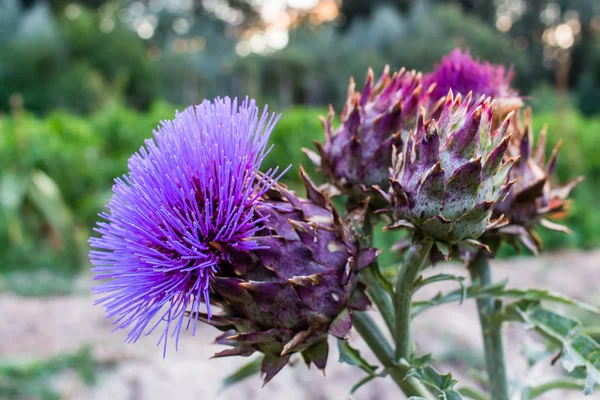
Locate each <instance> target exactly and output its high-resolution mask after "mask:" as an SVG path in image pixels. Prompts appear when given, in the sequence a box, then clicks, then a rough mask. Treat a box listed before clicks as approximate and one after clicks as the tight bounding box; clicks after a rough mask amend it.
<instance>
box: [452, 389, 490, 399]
mask: <svg viewBox="0 0 600 400" xmlns="http://www.w3.org/2000/svg"><path fill="white" fill-rule="evenodd" d="M458 393H460V394H461V395H462V396H463V397H466V398H467V399H473V400H490V398H489V396H488V395H487V394H485V393H483V392H481V391H479V390H477V389H474V388H469V387H461V388H459V389H458Z"/></svg>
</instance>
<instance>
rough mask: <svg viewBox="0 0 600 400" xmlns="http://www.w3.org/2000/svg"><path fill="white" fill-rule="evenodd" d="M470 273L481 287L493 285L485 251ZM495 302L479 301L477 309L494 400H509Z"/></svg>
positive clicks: (490, 300) (472, 266)
mask: <svg viewBox="0 0 600 400" xmlns="http://www.w3.org/2000/svg"><path fill="white" fill-rule="evenodd" d="M469 272H470V274H471V278H472V279H473V280H479V282H480V284H481V287H485V286H488V285H491V284H492V271H491V268H490V264H489V261H488V259H487V256H486V254H485V253H484V252H483V251H480V252H479V253H478V254H477V256H476V257H475V259H474V260H473V261H471V262H470V263H469ZM495 301H496V300H495V299H494V298H485V299H477V309H478V310H479V321H480V323H481V330H482V331H483V344H484V351H485V362H486V367H487V373H488V378H489V386H490V392H491V396H492V400H509V392H508V380H507V378H506V363H505V360H504V344H503V342H502V325H501V323H498V322H494V321H493V320H492V316H493V314H494V309H495Z"/></svg>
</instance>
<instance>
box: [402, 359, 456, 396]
mask: <svg viewBox="0 0 600 400" xmlns="http://www.w3.org/2000/svg"><path fill="white" fill-rule="evenodd" d="M408 376H410V377H414V378H416V379H418V380H419V381H421V382H422V383H423V384H424V385H426V386H428V387H430V388H432V389H433V390H434V391H435V393H436V394H437V398H438V399H439V400H460V399H462V396H461V395H460V393H458V392H457V391H456V390H454V389H453V388H454V386H455V385H456V383H457V381H456V380H455V379H454V378H452V374H450V373H448V374H446V375H441V374H440V373H439V372H437V371H436V370H435V368H433V367H432V366H431V365H424V366H419V367H415V368H413V369H411V370H410V371H409V372H408Z"/></svg>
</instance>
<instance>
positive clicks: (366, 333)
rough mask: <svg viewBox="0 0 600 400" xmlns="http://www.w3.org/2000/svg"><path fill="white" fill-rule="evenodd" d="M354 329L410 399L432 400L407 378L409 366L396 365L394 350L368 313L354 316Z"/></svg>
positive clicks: (422, 389)
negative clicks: (423, 399) (413, 397)
mask: <svg viewBox="0 0 600 400" xmlns="http://www.w3.org/2000/svg"><path fill="white" fill-rule="evenodd" d="M352 322H353V325H354V328H355V329H356V330H357V331H358V333H359V334H360V336H361V337H362V338H363V339H364V341H365V342H366V343H367V345H368V346H369V348H370V349H371V351H372V352H373V353H374V354H375V356H376V357H377V359H378V360H379V362H381V364H382V365H383V366H384V368H385V369H386V371H388V373H389V374H390V377H391V378H392V379H393V380H394V382H395V383H396V384H397V385H398V387H400V389H401V390H402V391H403V392H404V394H405V395H406V396H408V397H411V396H417V397H423V398H425V399H431V398H432V396H431V394H430V393H429V392H428V391H427V389H426V388H425V387H424V386H423V385H422V384H421V383H420V382H419V381H417V380H416V379H414V378H407V376H406V374H407V373H408V370H409V369H410V368H409V367H408V366H404V365H400V364H397V363H394V358H393V357H394V350H393V349H392V346H391V345H390V344H389V342H388V340H387V339H386V337H385V336H384V335H383V333H382V332H381V330H380V329H379V327H378V326H377V324H376V323H375V321H373V319H372V318H371V317H370V316H369V315H368V314H367V313H366V312H355V313H353V314H352Z"/></svg>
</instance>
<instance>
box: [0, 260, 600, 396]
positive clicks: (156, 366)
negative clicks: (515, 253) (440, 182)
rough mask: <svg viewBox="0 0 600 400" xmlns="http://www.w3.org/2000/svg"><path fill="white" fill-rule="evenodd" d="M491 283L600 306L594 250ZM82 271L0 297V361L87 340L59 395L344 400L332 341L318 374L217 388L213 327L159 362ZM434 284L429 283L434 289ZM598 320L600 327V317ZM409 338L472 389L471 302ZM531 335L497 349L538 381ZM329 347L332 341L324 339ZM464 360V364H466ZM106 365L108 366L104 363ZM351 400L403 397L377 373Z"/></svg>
mask: <svg viewBox="0 0 600 400" xmlns="http://www.w3.org/2000/svg"><path fill="white" fill-rule="evenodd" d="M441 272H445V273H464V272H465V271H464V269H463V268H462V266H460V265H450V264H446V265H443V266H438V267H436V268H435V269H433V270H431V271H430V272H429V273H430V274H431V273H441ZM494 272H495V279H496V280H498V279H504V278H510V286H514V287H523V288H526V287H542V288H547V289H553V290H556V291H560V292H562V293H564V294H567V295H570V296H573V297H575V298H578V299H581V300H585V301H587V302H589V303H591V304H594V305H600V290H598V288H599V287H600V251H595V252H569V253H560V254H548V255H545V256H543V257H539V258H521V259H512V260H509V261H497V262H495V270H494ZM89 280H90V277H89V276H84V277H82V278H81V282H80V285H79V286H80V289H81V290H80V291H81V293H82V294H81V295H73V296H67V297H49V298H22V297H18V296H15V295H12V294H6V293H5V294H0V310H1V315H2V321H3V322H2V323H1V324H0V357H1V358H4V359H7V358H8V359H23V358H40V357H49V356H53V355H57V354H61V353H64V352H73V351H76V350H77V349H79V348H81V346H84V345H91V346H92V348H93V351H94V356H95V358H96V359H97V360H99V361H100V362H101V363H102V364H103V365H107V367H106V368H102V369H101V372H100V374H99V378H98V381H97V383H96V384H95V385H94V386H92V387H86V386H85V385H84V384H83V383H81V382H80V381H79V379H78V378H77V377H76V376H75V375H74V374H69V373H67V374H63V375H61V376H59V377H58V378H57V379H56V380H55V387H56V388H57V390H58V391H59V392H60V393H62V394H63V398H64V399H86V400H87V399H91V400H105V399H109V400H146V399H148V400H154V399H157V400H158V399H167V398H177V399H218V400H237V399H248V400H258V399H265V400H266V399H285V400H338V399H348V398H349V396H348V392H349V389H350V388H351V387H352V386H353V385H354V384H355V383H356V382H357V381H358V380H359V379H360V378H361V377H363V376H364V375H363V373H362V372H361V371H360V370H358V369H357V368H353V367H350V366H348V365H346V364H339V363H338V362H337V358H338V355H337V348H336V346H335V345H333V346H332V350H331V352H330V356H329V365H328V367H327V377H323V375H322V374H321V373H320V372H319V371H318V370H315V369H313V370H307V369H306V367H305V365H304V364H303V363H301V362H298V363H297V364H296V365H294V366H293V367H286V368H284V370H283V371H282V372H281V373H280V374H279V375H278V376H276V377H275V379H274V380H273V381H272V382H271V383H269V384H268V385H267V386H266V387H265V388H261V384H260V380H259V379H258V377H253V378H250V379H248V380H246V381H244V382H243V383H239V384H237V385H235V386H232V387H230V388H228V389H226V390H224V391H221V390H220V386H221V381H222V379H223V378H224V377H226V376H227V375H229V374H230V373H231V372H232V371H234V370H235V369H236V368H237V367H239V366H240V365H241V364H240V361H245V360H240V359H237V358H228V359H218V360H209V357H210V356H211V355H212V354H214V353H215V352H216V351H218V350H220V348H219V346H217V345H214V344H212V339H213V338H214V336H216V334H217V331H216V330H214V329H212V328H211V327H207V326H202V327H201V328H200V329H198V331H197V333H196V336H191V335H190V334H188V333H186V334H183V335H182V338H181V341H180V348H179V352H175V351H174V349H170V351H169V352H168V354H167V358H166V359H163V358H162V348H157V347H156V346H155V344H156V340H157V339H158V337H157V336H150V337H143V338H142V339H140V341H138V343H136V344H133V345H132V344H125V343H123V339H124V334H123V332H116V333H111V324H110V322H109V321H106V320H104V316H103V310H102V309H101V308H100V307H92V301H93V299H92V297H91V295H88V294H86V293H89V291H88V287H89V286H90V283H89ZM434 286H435V287H434ZM455 287H456V284H455V283H454V284H453V283H448V284H438V285H431V286H429V287H426V288H425V289H423V291H422V292H419V293H418V297H420V298H427V297H429V296H431V295H433V294H435V293H437V291H439V290H451V289H454V288H455ZM598 323H600V318H599V321H598ZM414 334H415V337H416V340H417V343H418V346H419V351H420V352H421V353H422V354H425V353H429V352H432V353H433V354H434V355H435V356H436V358H437V359H438V360H440V362H438V364H437V366H438V369H439V370H440V372H444V373H445V372H448V370H450V369H452V371H453V374H454V375H455V377H456V378H457V379H459V381H460V383H464V384H468V385H477V383H476V382H474V380H473V378H472V373H471V372H470V367H469V365H468V363H476V365H479V366H480V365H481V363H482V359H481V355H480V349H481V339H480V329H479V325H478V321H477V314H476V309H475V305H474V302H473V301H468V302H466V303H465V304H462V305H459V304H450V305H445V306H442V307H438V308H436V309H432V310H429V311H427V312H425V313H424V314H422V315H420V316H419V317H418V318H417V320H416V322H415V333H414ZM351 340H352V345H353V346H355V347H357V348H359V349H361V352H362V353H363V354H364V355H365V357H366V358H368V359H370V360H372V361H373V363H375V359H374V358H373V357H372V355H371V354H369V352H368V349H366V347H365V345H364V344H363V343H362V342H361V340H360V338H359V337H358V335H356V334H354V335H353V337H352V339H351ZM535 340H536V336H535V334H531V333H528V332H525V330H524V329H523V328H522V327H520V326H512V325H510V326H508V327H507V328H506V335H505V345H506V349H507V359H508V363H509V365H510V378H511V380H512V381H513V382H520V383H521V384H523V383H526V382H536V383H540V382H545V381H547V380H549V379H550V378H551V376H553V375H559V374H561V368H560V366H554V367H550V365H549V361H546V362H542V363H541V365H537V366H536V367H534V368H533V369H531V368H529V367H528V366H527V362H526V361H525V359H524V358H523V356H522V355H521V351H522V348H523V342H524V341H529V342H534V341H535ZM332 344H333V343H332ZM464 360H468V361H467V362H465V361H464ZM108 366H110V367H108ZM354 398H355V399H356V400H387V399H390V400H391V399H402V398H403V396H402V394H401V393H400V392H399V391H398V390H397V389H396V387H395V386H394V385H393V384H392V383H391V382H389V381H388V380H387V379H378V380H376V381H373V382H372V383H371V384H370V385H369V386H365V387H363V388H362V389H361V390H359V391H358V392H357V393H356V394H355V395H354ZM584 398H585V399H590V400H591V399H598V400H600V390H598V392H597V393H595V394H593V395H591V396H587V397H585V396H584V395H583V394H582V393H579V392H554V393H552V394H548V395H546V396H545V397H540V399H545V400H551V399H557V400H558V399H565V400H566V399H573V400H577V399H584Z"/></svg>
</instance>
